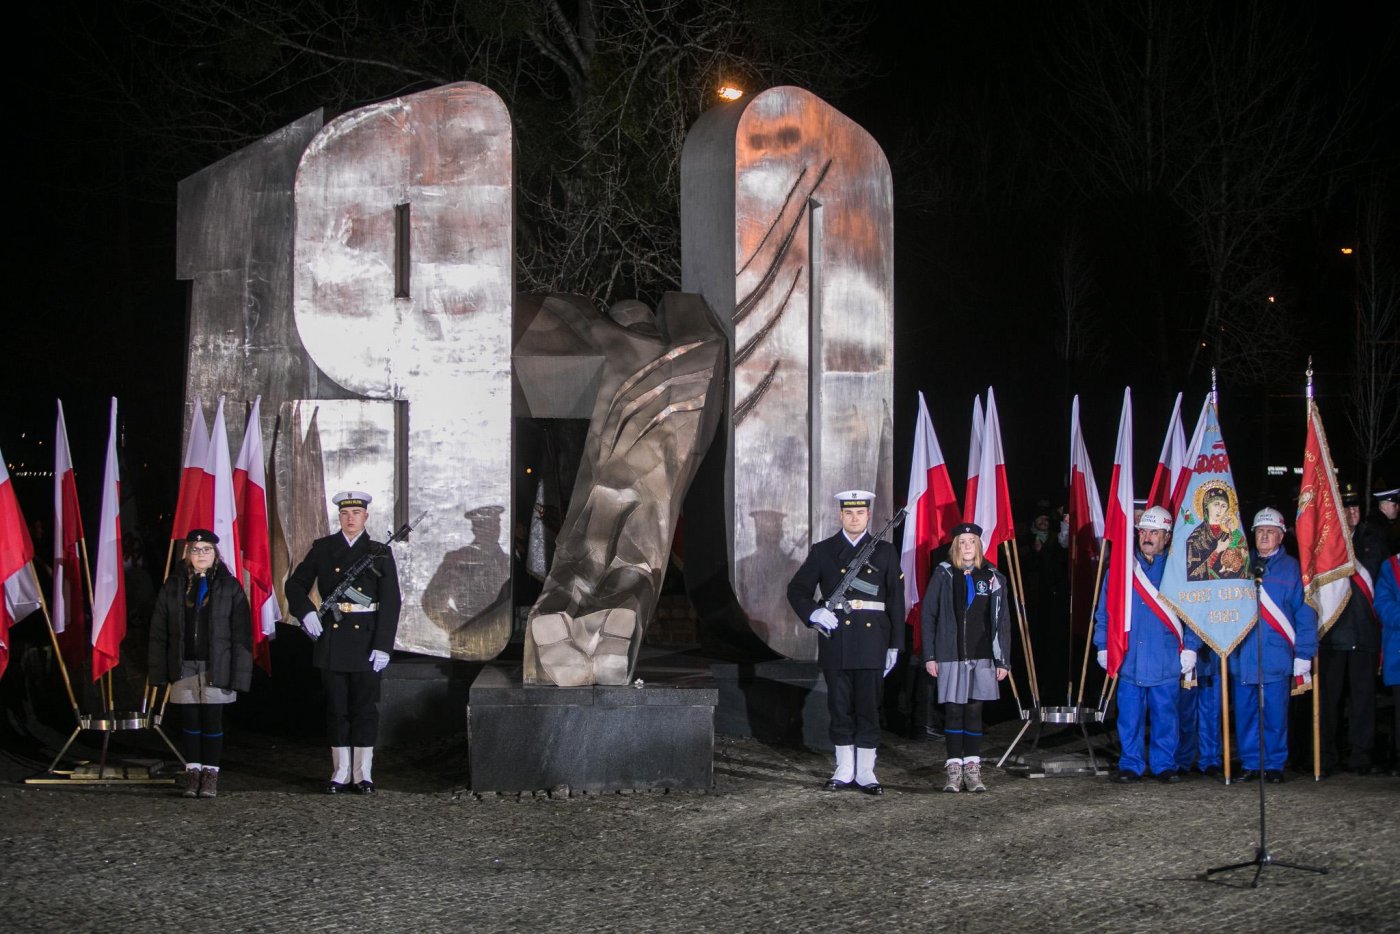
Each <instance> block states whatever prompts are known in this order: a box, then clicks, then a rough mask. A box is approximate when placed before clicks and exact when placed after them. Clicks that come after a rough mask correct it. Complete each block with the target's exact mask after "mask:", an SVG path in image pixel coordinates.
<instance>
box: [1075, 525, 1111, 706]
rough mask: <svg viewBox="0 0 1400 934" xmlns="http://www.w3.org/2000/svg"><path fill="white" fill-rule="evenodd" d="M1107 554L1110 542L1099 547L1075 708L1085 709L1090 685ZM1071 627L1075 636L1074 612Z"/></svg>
mask: <svg viewBox="0 0 1400 934" xmlns="http://www.w3.org/2000/svg"><path fill="white" fill-rule="evenodd" d="M1107 554H1108V542H1102V543H1101V544H1100V545H1099V566H1098V569H1097V570H1095V571H1094V598H1093V600H1091V601H1090V602H1089V622H1090V626H1089V631H1088V632H1087V633H1085V635H1084V663H1083V664H1082V665H1080V667H1079V697H1078V698H1076V699H1075V702H1074V706H1076V707H1083V706H1084V688H1085V687H1086V686H1087V685H1088V683H1089V649H1090V648H1092V647H1093V645H1094V627H1093V625H1092V624H1093V621H1094V614H1095V613H1097V612H1098V610H1099V588H1100V587H1101V586H1103V560H1104V556H1105V555H1107ZM1070 592H1071V593H1073V588H1072V587H1071V591H1070ZM1069 626H1070V633H1071V635H1073V633H1074V613H1073V610H1071V612H1070V622H1069Z"/></svg>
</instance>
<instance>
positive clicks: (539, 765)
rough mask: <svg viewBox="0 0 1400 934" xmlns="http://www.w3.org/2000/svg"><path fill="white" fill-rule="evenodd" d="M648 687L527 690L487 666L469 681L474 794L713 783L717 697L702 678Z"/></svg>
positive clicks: (515, 672)
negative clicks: (564, 787)
mask: <svg viewBox="0 0 1400 934" xmlns="http://www.w3.org/2000/svg"><path fill="white" fill-rule="evenodd" d="M648 674H649V672H647V671H646V670H639V671H638V676H639V677H641V678H642V679H643V686H642V687H633V686H630V685H629V686H610V685H591V686H587V687H573V688H565V687H552V686H534V685H530V686H527V685H523V684H521V678H520V669H519V668H518V667H516V668H506V667H504V666H500V665H489V666H487V667H486V668H484V669H483V670H482V672H481V673H480V674H479V675H478V676H477V678H476V680H475V681H473V682H472V686H471V693H470V699H469V702H468V704H467V755H468V760H469V768H470V770H471V788H472V790H473V791H477V792H482V791H539V790H544V789H552V788H557V787H559V786H561V785H564V786H567V787H568V788H569V790H570V791H573V792H579V791H587V792H605V791H623V790H628V789H632V790H641V791H660V790H663V789H675V790H678V791H704V790H707V789H709V788H710V786H711V784H712V783H713V780H714V775H713V769H714V767H713V763H714V745H715V705H716V703H717V700H718V698H717V694H718V692H717V691H716V690H715V689H714V688H713V687H710V686H708V684H707V683H706V681H705V679H704V678H703V675H699V676H694V675H692V676H690V677H678V678H667V679H663V680H649V679H647V675H648Z"/></svg>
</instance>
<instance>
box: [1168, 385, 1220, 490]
mask: <svg viewBox="0 0 1400 934" xmlns="http://www.w3.org/2000/svg"><path fill="white" fill-rule="evenodd" d="M1211 396H1212V394H1211V393H1207V394H1206V401H1204V402H1202V403H1201V414H1200V415H1198V416H1197V417H1196V428H1195V430H1194V431H1192V432H1191V440H1190V441H1189V442H1188V443H1187V445H1186V457H1185V459H1184V460H1183V462H1182V465H1181V469H1180V470H1179V471H1178V472H1177V475H1176V480H1175V481H1174V482H1173V483H1172V503H1171V506H1170V507H1168V508H1169V509H1170V510H1171V514H1172V516H1173V517H1176V516H1179V515H1181V504H1182V501H1183V500H1185V499H1186V488H1187V487H1188V486H1190V485H1191V473H1192V470H1193V468H1194V466H1195V464H1196V458H1198V457H1200V456H1201V446H1202V445H1203V444H1205V437H1206V415H1207V413H1209V412H1210V400H1211Z"/></svg>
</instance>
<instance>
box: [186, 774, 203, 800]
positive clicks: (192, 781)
mask: <svg viewBox="0 0 1400 934" xmlns="http://www.w3.org/2000/svg"><path fill="white" fill-rule="evenodd" d="M203 775H204V770H203V769H185V774H184V775H182V776H180V794H181V795H183V796H184V797H186V798H197V797H199V781H200V778H201V777H202V776H203Z"/></svg>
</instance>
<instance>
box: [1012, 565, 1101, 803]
mask: <svg viewBox="0 0 1400 934" xmlns="http://www.w3.org/2000/svg"><path fill="white" fill-rule="evenodd" d="M1007 549H1008V551H1009V552H1010V557H1011V563H1010V567H1009V568H1008V570H1010V571H1011V572H1012V577H1011V581H1012V587H1013V590H1014V591H1016V594H1015V596H1016V607H1017V610H1018V611H1019V616H1018V620H1019V621H1020V622H1021V625H1020V627H1019V628H1020V634H1021V641H1022V644H1023V645H1024V647H1025V651H1026V660H1027V669H1028V671H1029V677H1030V678H1031V680H1032V698H1031V707H1030V708H1029V709H1025V708H1021V702H1020V698H1019V697H1018V698H1017V699H1016V706H1017V707H1018V708H1019V709H1020V711H1021V719H1022V720H1024V721H1025V723H1024V724H1022V726H1021V730H1020V732H1019V733H1017V734H1016V738H1015V739H1014V740H1012V742H1011V745H1010V746H1008V747H1007V749H1006V752H1005V753H1003V754H1002V757H1001V758H1000V759H999V760H997V768H1002V766H1003V763H1005V762H1006V760H1007V759H1008V758H1009V757H1010V756H1011V753H1012V752H1013V751H1014V750H1015V749H1016V746H1017V744H1018V743H1020V741H1021V739H1022V737H1024V736H1025V734H1026V732H1027V730H1029V729H1030V728H1031V726H1032V725H1034V726H1035V732H1034V733H1033V734H1032V736H1031V748H1030V752H1028V753H1026V754H1024V755H1022V756H1018V757H1017V759H1018V762H1017V763H1016V764H1013V765H1012V766H1011V767H1010V768H1009V769H1007V771H1008V772H1013V773H1016V774H1020V775H1023V776H1024V777H1026V778H1045V777H1046V776H1048V775H1093V776H1099V775H1107V774H1108V769H1107V766H1106V764H1105V765H1104V766H1100V765H1099V760H1098V756H1097V755H1096V754H1095V752H1094V744H1093V742H1092V741H1090V739H1089V729H1088V726H1087V724H1088V723H1090V722H1099V721H1101V720H1102V719H1103V713H1102V711H1101V710H1100V709H1099V708H1091V709H1088V710H1086V709H1085V708H1083V707H1082V706H1079V704H1078V703H1074V702H1073V697H1074V688H1073V685H1071V686H1070V690H1069V693H1068V695H1067V699H1069V700H1070V701H1071V704H1070V706H1065V707H1056V706H1046V705H1042V704H1041V703H1040V697H1039V690H1038V684H1036V683H1035V668H1034V666H1035V660H1034V655H1033V654H1032V651H1031V644H1030V625H1029V620H1028V619H1027V618H1026V611H1025V604H1024V602H1023V600H1022V599H1021V596H1020V591H1021V588H1023V587H1024V584H1023V583H1022V577H1021V561H1020V557H1021V556H1020V553H1019V550H1018V549H1017V547H1016V544H1015V540H1014V539H1013V540H1012V541H1010V542H1008V543H1007ZM1097 573H1098V576H1099V577H1101V576H1102V574H1103V552H1102V551H1101V552H1100V554H1099V567H1098V572H1097ZM1098 589H1099V588H1098V581H1095V585H1094V603H1095V605H1097V603H1098ZM1089 612H1090V616H1091V617H1092V615H1093V609H1090V611H1089ZM1071 625H1072V624H1071ZM1087 665H1088V654H1087V649H1086V654H1085V666H1086V667H1087ZM1080 677H1081V684H1080V689H1079V698H1080V703H1082V701H1083V696H1084V688H1083V683H1082V679H1083V678H1084V677H1085V676H1084V675H1081V676H1080ZM1012 693H1013V694H1014V693H1015V681H1014V679H1013V680H1012ZM1047 723H1048V724H1056V725H1071V724H1077V725H1078V727H1079V733H1080V736H1081V737H1083V739H1084V750H1085V752H1086V753H1087V754H1088V758H1089V763H1088V765H1087V766H1079V765H1056V766H1053V767H1049V768H1047V767H1046V763H1045V758H1044V756H1043V755H1042V756H1041V757H1039V759H1038V760H1033V759H1032V756H1033V755H1034V753H1036V752H1037V751H1038V750H1039V748H1040V738H1041V734H1042V731H1043V730H1044V727H1045V725H1046V724H1047ZM1032 761H1035V764H1032Z"/></svg>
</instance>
